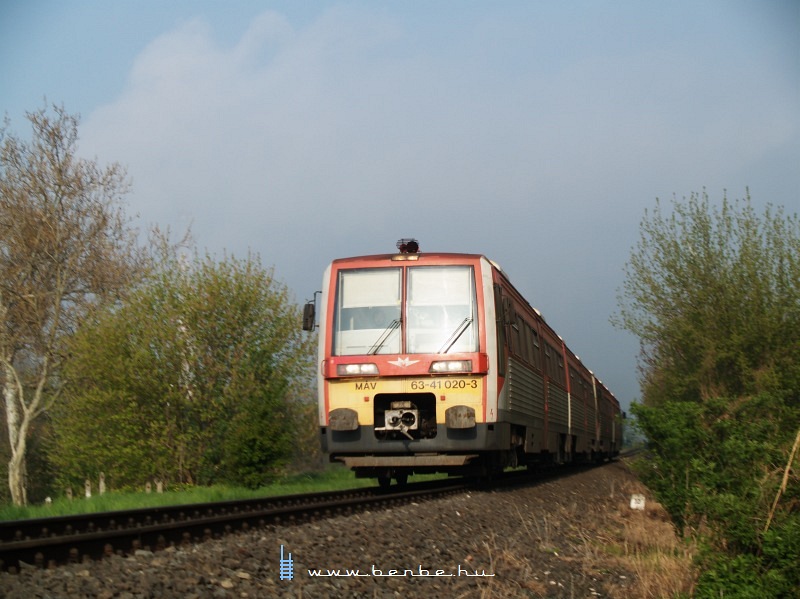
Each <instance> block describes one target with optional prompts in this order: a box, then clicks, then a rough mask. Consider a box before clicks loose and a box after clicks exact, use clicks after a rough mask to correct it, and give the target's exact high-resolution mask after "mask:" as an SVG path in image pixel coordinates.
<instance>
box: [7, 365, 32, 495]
mask: <svg viewBox="0 0 800 599" xmlns="http://www.w3.org/2000/svg"><path fill="white" fill-rule="evenodd" d="M4 370H5V373H4V374H5V381H4V384H3V400H4V403H5V408H6V423H7V425H8V444H9V446H10V449H11V459H10V460H9V462H8V489H9V491H10V492H11V500H12V501H13V502H14V505H27V503H28V494H27V491H26V489H25V451H26V439H25V437H26V435H25V434H20V433H21V429H22V426H24V425H25V424H26V423H25V416H24V415H21V414H20V404H19V401H18V400H19V397H18V389H17V385H16V384H15V383H16V380H17V378H16V376H15V373H14V371H13V369H12V367H11V366H10V365H9V363H8V361H7V360H5V369H4ZM21 416H22V417H21Z"/></svg>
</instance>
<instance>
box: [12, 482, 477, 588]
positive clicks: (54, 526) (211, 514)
mask: <svg viewBox="0 0 800 599" xmlns="http://www.w3.org/2000/svg"><path fill="white" fill-rule="evenodd" d="M467 487H468V483H467V482H465V481H463V480H460V479H457V480H444V481H430V482H423V483H414V484H409V485H407V486H405V487H402V488H397V487H393V488H391V489H388V490H383V489H379V488H375V487H367V488H363V489H352V490H347V491H333V492H327V493H317V494H301V495H288V496H280V497H267V498H260V499H248V500H242V501H225V502H214V503H204V504H189V505H179V506H167V507H155V508H144V509H136V510H127V511H117V512H103V513H93V514H82V515H74V516H60V517H52V518H43V519H36V520H15V521H6V522H0V570H2V571H7V572H11V573H14V572H16V571H17V570H18V568H19V567H20V564H21V563H23V564H31V565H34V566H36V567H56V566H58V565H60V564H65V563H75V562H81V561H87V560H94V559H100V558H102V557H104V556H109V555H113V554H121V555H125V554H131V553H134V552H136V551H137V550H148V551H157V550H160V549H164V548H166V547H169V546H175V545H180V544H188V543H195V542H200V541H203V540H207V539H210V538H218V537H220V536H221V535H223V534H228V533H230V532H234V531H239V530H248V529H250V528H252V527H264V526H266V525H269V524H285V523H294V522H307V521H310V520H314V519H318V518H325V517H330V516H333V515H339V514H349V513H353V512H356V511H360V510H364V509H380V508H382V507H385V506H389V505H397V504H400V503H403V502H408V501H419V500H424V499H427V498H432V497H438V496H442V495H446V494H450V493H456V492H460V491H462V490H464V489H465V488H467Z"/></svg>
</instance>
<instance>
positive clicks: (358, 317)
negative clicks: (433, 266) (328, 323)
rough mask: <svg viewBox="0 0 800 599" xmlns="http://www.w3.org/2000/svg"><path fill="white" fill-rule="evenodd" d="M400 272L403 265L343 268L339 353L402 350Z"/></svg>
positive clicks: (336, 339) (336, 336)
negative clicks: (358, 268)
mask: <svg viewBox="0 0 800 599" xmlns="http://www.w3.org/2000/svg"><path fill="white" fill-rule="evenodd" d="M400 275H401V270H400V269H399V268H370V269H361V270H343V271H340V272H339V284H338V290H337V301H336V325H335V328H334V335H333V345H334V349H333V351H334V354H335V355H337V356H355V355H365V354H398V353H400V331H399V329H400V301H401V290H400V279H401V276H400Z"/></svg>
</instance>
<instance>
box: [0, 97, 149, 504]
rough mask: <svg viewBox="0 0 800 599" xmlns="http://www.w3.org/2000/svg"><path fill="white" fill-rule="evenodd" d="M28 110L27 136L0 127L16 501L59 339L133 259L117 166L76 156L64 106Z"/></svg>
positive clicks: (3, 312)
mask: <svg viewBox="0 0 800 599" xmlns="http://www.w3.org/2000/svg"><path fill="white" fill-rule="evenodd" d="M27 119H28V121H30V124H31V126H32V137H31V140H30V142H26V141H24V140H21V139H20V138H19V137H17V136H16V135H14V134H13V133H11V132H9V122H8V119H6V121H5V123H4V125H3V127H2V129H0V385H1V386H2V390H3V395H2V401H3V404H4V407H5V416H6V422H7V426H8V439H9V444H10V456H11V458H10V461H9V463H8V484H9V489H10V492H11V498H12V500H13V502H14V503H15V504H17V505H24V504H25V503H27V492H26V480H25V477H26V448H27V442H28V439H29V435H30V434H31V431H32V425H33V423H34V422H35V421H36V420H37V418H40V417H41V416H42V414H44V413H45V412H46V411H47V410H48V408H49V407H50V406H51V405H52V403H53V402H55V401H56V400H57V399H58V396H59V393H60V390H61V388H62V386H63V381H62V380H61V378H60V376H59V373H60V370H61V366H62V364H63V362H64V360H65V359H66V356H65V352H64V340H65V339H66V338H67V337H68V336H69V335H71V334H72V332H73V331H75V329H76V328H77V327H78V326H79V325H80V323H81V322H82V321H83V320H84V319H86V318H87V317H89V316H90V315H91V313H92V311H93V310H94V309H95V308H96V307H97V306H99V305H101V304H103V303H104V302H106V301H114V299H116V298H117V297H119V293H120V292H121V291H123V290H124V289H126V288H127V287H128V286H129V284H130V283H131V281H132V277H133V276H134V275H135V273H136V272H137V269H138V266H139V264H140V260H139V257H138V251H137V249H136V242H135V234H134V231H133V230H132V229H131V228H130V227H129V226H128V225H129V223H128V221H127V220H126V219H125V217H124V215H123V212H122V209H121V205H120V202H121V199H122V197H123V196H124V195H125V193H127V191H128V187H129V184H128V181H127V177H126V173H125V171H124V169H123V168H122V167H121V166H120V165H118V164H112V165H110V166H108V167H105V168H101V167H99V166H98V164H97V163H96V162H94V161H88V160H84V159H82V158H80V157H78V156H77V141H78V124H79V120H78V117H76V116H72V115H69V114H67V113H66V112H65V110H64V108H63V107H58V106H53V107H52V109H51V110H48V109H47V108H46V107H45V108H43V109H41V110H39V111H36V112H33V113H28V114H27Z"/></svg>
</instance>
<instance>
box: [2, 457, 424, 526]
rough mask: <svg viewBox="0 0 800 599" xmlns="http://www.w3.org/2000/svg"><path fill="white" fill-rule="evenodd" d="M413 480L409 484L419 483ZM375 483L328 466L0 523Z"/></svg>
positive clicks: (61, 501)
mask: <svg viewBox="0 0 800 599" xmlns="http://www.w3.org/2000/svg"><path fill="white" fill-rule="evenodd" d="M419 479H420V477H413V478H412V479H411V480H419ZM375 484H376V482H375V480H374V479H364V478H356V477H355V475H354V474H353V473H352V472H350V471H349V470H348V469H346V468H344V467H343V466H336V465H330V466H329V467H328V468H327V469H325V470H324V471H322V472H318V473H308V474H296V475H292V476H287V477H284V478H281V479H279V480H277V481H275V482H274V483H273V484H271V485H269V486H266V487H261V488H260V489H255V490H253V489H244V488H237V487H227V486H221V485H215V486H212V487H189V488H185V489H183V490H179V491H169V490H167V491H165V492H164V493H155V492H153V493H144V492H141V493H124V492H114V491H110V492H107V493H105V494H103V495H97V494H95V495H92V497H89V498H85V497H83V496H77V497H76V498H74V499H72V500H69V499H67V498H65V497H62V498H57V499H54V500H53V502H52V503H51V504H50V505H29V506H14V505H8V504H6V505H0V520H24V519H28V518H47V517H50V516H69V515H71V514H88V513H93V512H112V511H117V510H130V509H136V508H146V507H158V506H162V505H184V504H191V503H207V502H213V501H232V500H236V499H249V498H257V497H271V496H275V495H294V494H298V493H315V492H320V491H335V490H339V489H352V488H356V487H371V486H375Z"/></svg>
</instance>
